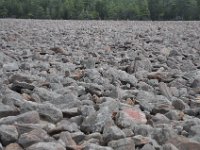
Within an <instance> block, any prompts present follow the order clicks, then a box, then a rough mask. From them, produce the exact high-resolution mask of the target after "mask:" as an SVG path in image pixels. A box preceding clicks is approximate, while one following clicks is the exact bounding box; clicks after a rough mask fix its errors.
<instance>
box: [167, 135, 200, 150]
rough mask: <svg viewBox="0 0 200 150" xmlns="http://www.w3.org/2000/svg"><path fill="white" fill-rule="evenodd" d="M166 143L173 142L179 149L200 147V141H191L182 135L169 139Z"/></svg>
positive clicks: (185, 149)
mask: <svg viewBox="0 0 200 150" xmlns="http://www.w3.org/2000/svg"><path fill="white" fill-rule="evenodd" d="M168 143H171V144H173V145H174V146H176V147H177V149H181V150H191V149H192V150H198V149H199V147H200V143H198V142H196V141H192V140H190V139H188V138H185V137H183V136H178V137H175V138H172V139H169V141H168Z"/></svg>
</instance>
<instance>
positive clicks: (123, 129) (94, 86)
mask: <svg viewBox="0 0 200 150" xmlns="http://www.w3.org/2000/svg"><path fill="white" fill-rule="evenodd" d="M199 26H200V22H129V21H124V22H123V21H122V22H114V21H108V22H104V21H49V20H46V21H40V20H9V19H7V20H6V19H5V20H0V150H23V149H27V150H66V149H67V150H199V149H200V28H199Z"/></svg>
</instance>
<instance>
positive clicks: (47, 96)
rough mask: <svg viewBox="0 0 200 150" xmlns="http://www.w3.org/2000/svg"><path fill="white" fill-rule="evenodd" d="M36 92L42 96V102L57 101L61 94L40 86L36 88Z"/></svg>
mask: <svg viewBox="0 0 200 150" xmlns="http://www.w3.org/2000/svg"><path fill="white" fill-rule="evenodd" d="M34 93H35V94H37V95H38V96H39V97H40V100H41V102H45V101H55V100H56V99H57V98H59V97H60V96H61V95H59V94H57V93H55V92H53V91H49V90H47V89H45V88H38V87H37V88H35V89H34Z"/></svg>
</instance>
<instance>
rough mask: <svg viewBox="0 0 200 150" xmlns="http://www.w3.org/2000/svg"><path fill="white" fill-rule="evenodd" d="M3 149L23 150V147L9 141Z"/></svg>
mask: <svg viewBox="0 0 200 150" xmlns="http://www.w3.org/2000/svg"><path fill="white" fill-rule="evenodd" d="M5 150H23V148H22V147H21V146H20V145H19V144H17V143H11V144H9V145H7V146H6V148H5Z"/></svg>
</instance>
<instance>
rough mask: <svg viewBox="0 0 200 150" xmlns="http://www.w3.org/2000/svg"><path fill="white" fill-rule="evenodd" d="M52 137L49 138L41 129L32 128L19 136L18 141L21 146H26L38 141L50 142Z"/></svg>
mask: <svg viewBox="0 0 200 150" xmlns="http://www.w3.org/2000/svg"><path fill="white" fill-rule="evenodd" d="M51 141H53V138H51V137H50V136H49V135H48V134H47V133H46V131H44V130H42V129H34V130H32V131H30V132H28V133H24V134H22V135H21V136H20V137H19V140H18V143H19V144H20V145H22V146H23V148H27V147H29V146H31V145H33V144H35V143H38V142H51Z"/></svg>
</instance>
